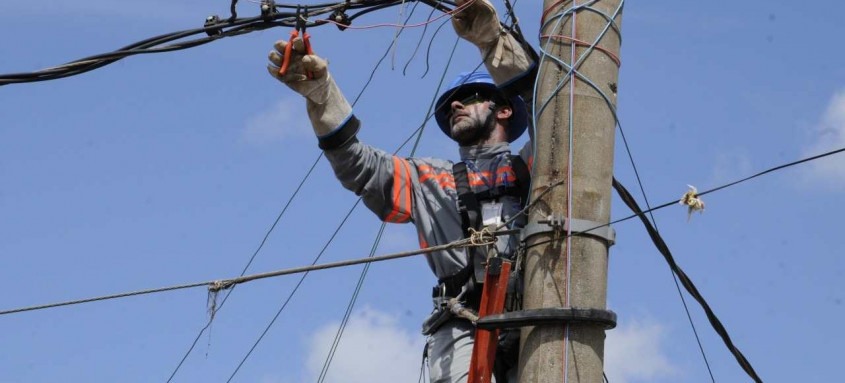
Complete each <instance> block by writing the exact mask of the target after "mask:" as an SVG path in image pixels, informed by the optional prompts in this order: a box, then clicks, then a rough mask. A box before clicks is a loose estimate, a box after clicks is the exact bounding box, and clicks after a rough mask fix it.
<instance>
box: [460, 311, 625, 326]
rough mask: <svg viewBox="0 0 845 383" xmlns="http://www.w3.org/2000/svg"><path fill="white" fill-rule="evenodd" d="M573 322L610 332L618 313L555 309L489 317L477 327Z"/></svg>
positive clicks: (515, 312) (516, 312)
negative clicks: (599, 327) (598, 326)
mask: <svg viewBox="0 0 845 383" xmlns="http://www.w3.org/2000/svg"><path fill="white" fill-rule="evenodd" d="M571 322H587V323H595V324H598V325H601V326H604V328H605V330H610V329H612V328H615V327H616V313H614V312H613V311H610V310H600V309H581V308H575V307H553V308H544V309H533V310H522V311H512V312H509V313H504V314H495V315H487V316H484V317H483V318H481V319H479V320H478V321H477V322H476V323H475V325H476V327H478V328H480V329H485V330H491V329H501V328H518V327H526V326H538V325H547V324H561V323H571Z"/></svg>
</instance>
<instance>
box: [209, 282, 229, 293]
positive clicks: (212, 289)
mask: <svg viewBox="0 0 845 383" xmlns="http://www.w3.org/2000/svg"><path fill="white" fill-rule="evenodd" d="M234 284H235V283H234V282H232V281H231V280H219V281H214V282H211V284H209V285H208V292H209V293H217V292H219V291H222V290H226V289H228V288H231V287H232V286H233V285H234Z"/></svg>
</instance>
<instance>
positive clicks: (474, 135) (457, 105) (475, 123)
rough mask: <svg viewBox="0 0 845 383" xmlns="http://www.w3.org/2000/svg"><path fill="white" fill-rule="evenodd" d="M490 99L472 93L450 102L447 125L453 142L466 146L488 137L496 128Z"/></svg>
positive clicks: (479, 93) (480, 94) (478, 93)
mask: <svg viewBox="0 0 845 383" xmlns="http://www.w3.org/2000/svg"><path fill="white" fill-rule="evenodd" d="M491 99H492V97H490V96H489V95H486V94H483V93H481V92H474V93H470V94H467V95H465V97H461V98H459V99H457V100H455V101H452V103H451V105H450V106H451V112H450V114H449V123H450V124H451V132H450V133H451V135H452V139H453V140H455V141H457V142H458V144H460V145H461V146H468V145H473V144H475V143H477V142H479V141H481V140H484V139H486V138H488V137H489V135H490V132H492V130H493V128H495V126H496V116H495V113H494V111H493V109H494V108H495V104H494V103H493V101H490V100H491Z"/></svg>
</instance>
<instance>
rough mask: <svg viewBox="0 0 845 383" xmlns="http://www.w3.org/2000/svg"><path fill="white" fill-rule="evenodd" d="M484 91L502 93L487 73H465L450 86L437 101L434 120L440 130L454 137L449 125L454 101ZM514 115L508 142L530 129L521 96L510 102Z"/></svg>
mask: <svg viewBox="0 0 845 383" xmlns="http://www.w3.org/2000/svg"><path fill="white" fill-rule="evenodd" d="M474 91H484V92H487V93H490V94H499V95H501V94H502V93H501V91H499V88H498V87H497V86H496V83H494V82H493V78H492V77H490V75H489V74H487V72H480V71H474V72H463V73H461V74H459V75H458V77H457V78H455V80H453V81H452V83H451V84H449V89H448V90H446V91H445V92H443V94H441V95H440V98H438V99H437V104H435V107H436V108H437V109H436V110H435V111H434V118H435V119H436V120H437V125H438V126H440V130H442V131H443V133H445V134H446V135H447V136H449V137H452V129H451V126H450V124H449V117H448V116H449V113H450V112H451V109H452V101H455V100H456V99H461V98H463V97H466V94H467V93H468V92H474ZM508 101H509V102H510V106H511V109H513V114H512V115H511V118H510V120H509V123H508V132H507V133H508V142H513V141H515V140H516V139H517V138H519V136H521V135H522V133H523V132H525V128H527V127H528V108H527V107H526V106H525V101H523V100H522V97H520V96H513V97H511V98H510V99H509V100H508Z"/></svg>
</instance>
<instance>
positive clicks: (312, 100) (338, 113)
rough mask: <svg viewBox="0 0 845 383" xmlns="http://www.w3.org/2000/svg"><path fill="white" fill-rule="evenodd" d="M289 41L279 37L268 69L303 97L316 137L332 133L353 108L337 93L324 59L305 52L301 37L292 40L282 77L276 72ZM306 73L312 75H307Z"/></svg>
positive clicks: (272, 74)
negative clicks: (286, 67)
mask: <svg viewBox="0 0 845 383" xmlns="http://www.w3.org/2000/svg"><path fill="white" fill-rule="evenodd" d="M287 44H288V42H287V41H283V40H279V41H276V44H275V45H274V48H275V49H274V50H273V51H270V55H269V58H270V63H269V64H268V65H267V71H268V72H270V75H271V76H273V77H274V78H276V79H277V80H279V81H281V82H282V83H284V84H285V85H287V86H288V87H289V88H291V89H293V91H294V92H296V93H299V94H301V95H302V96H303V97H305V99H306V100H307V101H306V104H307V110H308V117H309V118H310V119H311V125H312V126H313V127H314V132H315V133H317V135H318V136H324V135H326V134H329V133H331V132H332V131H333V130H334V129H335V128H337V127H338V126H340V125H341V124H342V123H343V122H344V121H345V120H346V118H347V117H349V115H350V114H351V113H352V107H351V106H350V105H349V102H348V101H347V100H346V97H344V96H343V93H341V92H340V89H339V88H338V87H337V84H335V82H334V79H333V78H332V76H331V75H330V74H329V71H328V64H327V63H326V60H324V59H322V58H320V57H318V56H316V55H307V54H305V44H303V42H302V39H301V38H296V39H294V41H293V47H292V48H293V49H291V57H290V63H289V64H288V69H287V72H286V73H285V75H284V76H282V75H280V74H279V68H280V67H281V66H282V62H283V60H284V55H283V53H282V52H284V51H285V47H286V46H287ZM307 73H310V74H311V75H312V78H310V79H309V78H308V76H307Z"/></svg>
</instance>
